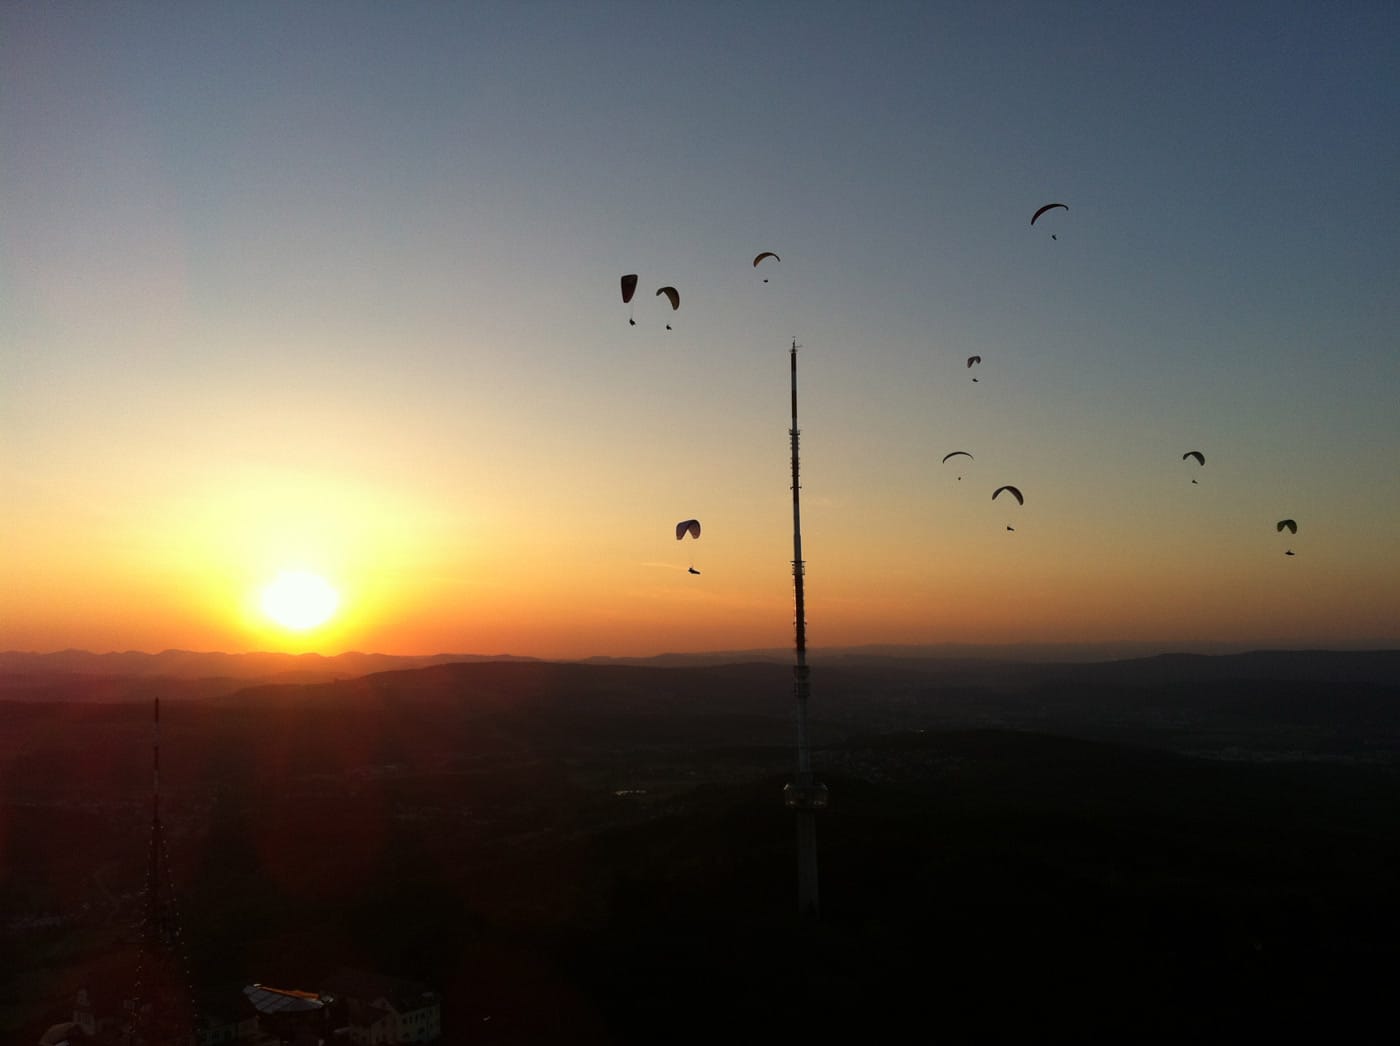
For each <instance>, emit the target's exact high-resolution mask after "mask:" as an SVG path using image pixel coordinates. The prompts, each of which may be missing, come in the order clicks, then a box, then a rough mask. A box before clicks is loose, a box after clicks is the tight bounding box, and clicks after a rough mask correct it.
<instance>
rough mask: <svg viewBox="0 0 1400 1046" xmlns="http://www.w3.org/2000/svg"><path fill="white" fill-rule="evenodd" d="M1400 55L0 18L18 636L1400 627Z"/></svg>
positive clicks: (931, 16) (817, 34)
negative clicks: (796, 372)
mask: <svg viewBox="0 0 1400 1046" xmlns="http://www.w3.org/2000/svg"><path fill="white" fill-rule="evenodd" d="M1397 39H1400V6H1397V5H1395V4H1394V3H1343V4H1337V5H1325V6H1324V5H1317V4H1307V3H1270V4H1264V3H1245V4H1238V5H1230V6H1227V7H1224V8H1221V7H1219V6H1216V5H1207V4H1182V5H1171V6H1161V5H1158V6H1143V7H1138V6H1134V5H1106V4H1088V5H1023V4H1011V3H1006V4H973V3H967V4H912V3H911V4H886V5H877V6H875V7H871V8H867V7H865V6H864V5H858V4H854V3H850V4H844V3H812V4H783V3H773V4H760V5H744V6H739V5H701V6H681V5H643V4H597V5H572V4H562V3H539V4H505V3H501V4H491V3H481V4H470V5H447V4H441V5H438V4H414V5H371V4H353V3H351V4H339V3H301V4H272V3H261V2H255V3H247V4H236V5H234V4H205V3H191V4H184V5H168V4H142V3H135V4H126V5H88V4H76V3H49V4H11V5H5V6H4V7H3V8H0V378H2V379H3V380H0V482H3V490H4V496H3V502H2V503H0V525H2V526H3V534H4V543H3V547H0V650H10V649H14V650H36V651H48V650H58V649H63V648H69V647H77V648H87V649H91V650H96V651H106V650H127V649H143V650H151V651H156V650H163V649H168V648H181V649H189V650H225V651H232V652H238V651H247V650H285V651H293V652H296V651H313V652H320V653H325V654H333V653H337V652H340V651H344V650H366V651H377V652H383V653H391V654H429V653H436V652H443V651H452V652H463V653H511V654H518V655H533V656H539V657H582V656H588V655H593V654H612V655H646V654H654V653H660V652H667V651H702V650H716V649H719V650H738V649H759V648H774V647H782V646H785V645H788V644H790V643H791V641H792V615H793V594H792V578H791V564H790V561H791V558H792V503H791V493H790V490H789V484H790V474H789V465H790V463H789V443H788V432H787V430H788V426H789V398H788V374H789V370H788V368H789V357H788V349H789V345H790V343H791V342H792V340H793V339H794V338H795V339H796V340H797V342H798V343H799V344H800V345H801V346H802V349H801V350H800V352H799V357H798V358H799V367H800V376H799V381H800V390H799V392H800V412H801V417H800V427H801V431H802V443H801V450H802V498H803V500H802V524H803V547H804V554H805V557H806V561H807V592H806V595H807V614H806V617H807V620H808V622H809V642H811V643H812V644H813V645H814V646H818V647H822V646H826V647H832V646H851V645H858V644H872V643H889V644H941V643H963V644H965V643H986V644H1015V643H1101V642H1110V641H1137V642H1161V643H1163V644H1164V645H1170V644H1172V643H1174V642H1182V641H1216V642H1222V643H1233V642H1260V643H1268V644H1274V645H1313V646H1327V645H1354V644H1356V643H1361V642H1367V643H1372V642H1374V643H1383V644H1389V645H1400V615H1398V614H1397V607H1400V555H1397V550H1400V406H1397V405H1398V404H1400V351H1398V348H1397V331H1400V177H1398V176H1400V136H1397V135H1396V133H1395V129H1396V128H1397V127H1400V63H1397V62H1396V61H1395V41H1396V40H1397ZM1050 202H1063V203H1065V204H1066V205H1067V206H1068V210H1063V209H1059V210H1056V211H1053V212H1050V213H1048V214H1047V215H1045V216H1044V217H1042V218H1041V219H1040V220H1039V221H1038V222H1037V223H1036V224H1035V225H1034V226H1032V225H1031V224H1030V217H1031V215H1032V214H1033V213H1034V211H1035V210H1036V208H1038V207H1040V206H1041V205H1043V204H1046V203H1050ZM762 251H773V252H775V253H776V254H777V255H778V256H779V258H780V260H776V261H775V260H772V259H770V260H768V261H766V262H765V263H764V265H763V268H762V269H761V270H756V269H755V268H754V266H753V264H752V261H753V259H754V257H755V256H756V255H757V254H758V253H759V252H762ZM624 273H637V274H638V276H639V282H638V289H637V293H636V297H635V299H634V301H633V303H632V305H631V307H630V308H629V306H628V305H624V304H623V303H622V300H621V296H620V294H619V284H618V281H619V277H620V276H621V275H623V274H624ZM765 277H767V279H768V282H766V283H765V282H763V281H764V278H765ZM662 286H674V287H676V288H678V290H679V293H680V296H681V301H680V307H679V309H677V310H675V311H674V312H673V311H672V310H671V308H670V306H669V305H668V304H666V302H665V300H664V298H658V297H657V296H656V291H657V289H658V288H660V287H662ZM629 315H630V316H631V317H633V318H635V320H636V323H635V326H631V325H629V324H628V318H629ZM668 323H669V324H671V326H672V328H673V329H671V330H667V329H666V325H667V324H668ZM973 355H980V356H981V357H982V363H981V364H980V365H978V366H977V367H976V369H975V370H970V369H969V368H968V367H967V365H966V361H967V359H968V357H970V356H973ZM973 377H976V378H977V381H975V382H974V381H973V380H972V378H973ZM955 450H963V451H967V452H969V453H971V454H972V455H973V457H972V459H971V460H970V461H969V460H966V459H955V461H954V462H950V463H948V464H943V463H942V459H943V457H944V455H946V454H948V453H949V452H951V451H955ZM1192 450H1199V451H1200V452H1202V454H1203V455H1204V457H1205V464H1204V465H1203V466H1201V465H1198V464H1197V463H1196V462H1194V461H1188V460H1183V454H1184V453H1186V452H1188V451H1192ZM959 476H961V477H962V478H961V479H959V478H958V477H959ZM1193 479H1194V480H1196V481H1197V482H1195V483H1193V482H1192V480H1193ZM1004 484H1012V485H1015V486H1016V487H1018V488H1019V489H1020V490H1021V491H1022V492H1023V493H1024V495H1025V504H1024V505H1017V504H1016V503H1015V502H1014V501H1009V499H1008V498H1007V497H1002V498H999V499H998V500H997V501H995V502H993V501H992V498H991V494H992V491H993V490H995V489H996V488H997V487H999V486H1002V485H1004ZM689 518H697V519H699V520H700V521H701V522H702V523H703V528H704V529H703V535H702V537H701V538H699V539H698V540H695V541H693V542H692V541H691V539H687V540H686V542H685V543H679V542H677V540H676V538H675V526H676V523H677V521H680V520H685V519H689ZM1284 518H1292V519H1295V520H1296V521H1297V525H1298V528H1297V533H1296V534H1291V533H1287V532H1281V531H1279V530H1278V529H1277V527H1276V524H1277V521H1279V520H1281V519H1284ZM1009 528H1014V529H1009ZM1289 551H1291V552H1293V553H1295V554H1294V555H1292V556H1287V555H1285V553H1286V552H1289ZM692 566H693V567H694V568H696V569H697V570H699V574H698V575H694V574H691V573H689V569H688V568H690V567H692ZM289 574H294V575H298V576H305V577H315V578H317V579H323V581H322V582H321V583H322V584H323V585H324V588H325V591H327V592H333V594H334V596H335V597H336V598H337V599H338V603H332V602H331V601H330V600H331V597H330V596H329V595H325V594H324V593H323V594H322V596H321V597H319V598H323V599H324V600H325V601H326V606H330V607H331V610H332V611H333V612H330V613H329V615H328V616H327V617H326V618H325V619H324V621H323V623H320V624H303V622H307V621H311V620H312V617H311V616H310V611H307V612H306V616H298V614H297V612H295V611H289V612H288V615H289V616H288V618H287V619H288V620H290V621H292V622H293V623H294V625H295V627H288V626H287V625H286V624H285V623H279V621H278V620H276V616H275V615H271V614H270V613H269V611H268V610H267V609H266V605H265V604H263V603H261V602H260V600H262V599H263V593H265V592H266V590H267V589H268V587H269V586H270V585H272V584H273V583H274V581H275V580H276V579H278V578H279V577H282V576H286V575H289ZM308 598H312V597H308ZM313 602H314V599H313ZM314 609H317V612H319V610H321V609H324V607H318V608H314Z"/></svg>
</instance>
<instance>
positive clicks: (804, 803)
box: [783, 338, 827, 919]
mask: <svg viewBox="0 0 1400 1046" xmlns="http://www.w3.org/2000/svg"><path fill="white" fill-rule="evenodd" d="M801 347H802V346H800V345H798V344H797V339H796V338H794V339H793V340H792V428H791V429H789V430H788V435H789V436H790V437H791V439H792V586H793V593H794V596H795V600H796V614H795V617H794V619H793V625H794V628H795V631H796V639H797V643H796V647H797V660H796V663H795V664H794V665H793V667H792V689H793V696H795V697H796V698H797V779H796V780H795V781H794V782H793V783H792V784H789V785H786V786H784V788H783V801H784V802H785V803H786V804H787V806H788V807H789V808H790V809H792V810H793V811H795V812H796V814H797V908H798V911H799V912H801V914H802V915H804V916H806V917H808V918H811V919H815V918H817V917H818V916H819V915H820V913H821V905H820V900H819V896H818V893H817V822H816V812H817V811H818V810H821V809H823V808H824V807H825V806H826V804H827V788H826V785H824V784H818V783H817V781H816V779H815V778H814V777H813V776H812V753H811V749H810V748H809V747H808V744H807V697H808V693H809V681H808V680H809V675H810V670H809V669H808V667H807V617H806V606H805V603H804V598H803V591H802V580H803V578H804V576H805V575H806V573H807V564H806V562H805V561H804V560H803V558H802V506H801V502H802V497H801V495H802V487H801V484H800V483H799V482H798V465H797V444H798V439H799V437H800V436H801V433H800V432H799V430H798V428H797V350H798V349H800V348H801Z"/></svg>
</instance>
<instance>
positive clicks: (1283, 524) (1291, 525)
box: [1278, 519, 1298, 534]
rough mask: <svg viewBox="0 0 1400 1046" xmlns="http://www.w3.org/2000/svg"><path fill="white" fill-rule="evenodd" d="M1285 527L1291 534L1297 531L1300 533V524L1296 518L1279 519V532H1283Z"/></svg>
mask: <svg viewBox="0 0 1400 1046" xmlns="http://www.w3.org/2000/svg"><path fill="white" fill-rule="evenodd" d="M1285 528H1286V529H1287V530H1288V532H1289V533H1290V534H1296V533H1298V524H1297V522H1296V521H1294V520H1291V519H1281V520H1279V521H1278V532H1279V533H1280V534H1282V533H1283V532H1284V530H1285Z"/></svg>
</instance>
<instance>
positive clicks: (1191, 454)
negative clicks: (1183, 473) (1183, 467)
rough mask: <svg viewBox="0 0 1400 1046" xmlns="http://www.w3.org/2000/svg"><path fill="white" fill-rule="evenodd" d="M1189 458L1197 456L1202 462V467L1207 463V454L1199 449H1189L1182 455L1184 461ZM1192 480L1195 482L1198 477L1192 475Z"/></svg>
mask: <svg viewBox="0 0 1400 1046" xmlns="http://www.w3.org/2000/svg"><path fill="white" fill-rule="evenodd" d="M1187 458H1195V459H1196V460H1197V461H1199V462H1200V463H1201V467H1202V468H1204V467H1205V464H1206V456H1205V455H1204V454H1202V453H1201V452H1200V451H1199V450H1188V451H1187V452H1186V453H1185V454H1183V455H1181V460H1182V461H1185V460H1186V459H1187ZM1191 482H1192V483H1195V482H1196V477H1194V476H1192V477H1191Z"/></svg>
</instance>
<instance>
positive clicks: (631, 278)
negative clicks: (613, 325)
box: [622, 272, 637, 327]
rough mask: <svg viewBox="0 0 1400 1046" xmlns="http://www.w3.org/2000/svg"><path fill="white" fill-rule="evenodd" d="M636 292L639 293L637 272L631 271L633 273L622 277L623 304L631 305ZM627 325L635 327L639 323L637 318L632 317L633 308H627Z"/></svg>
mask: <svg viewBox="0 0 1400 1046" xmlns="http://www.w3.org/2000/svg"><path fill="white" fill-rule="evenodd" d="M636 293H637V274H636V273H635V272H631V273H628V274H627V275H626V276H624V277H622V304H623V305H631V304H632V295H634V294H636ZM627 325H628V326H629V327H635V326H636V325H637V321H636V320H635V319H633V318H632V310H631V309H628V310H627Z"/></svg>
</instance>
